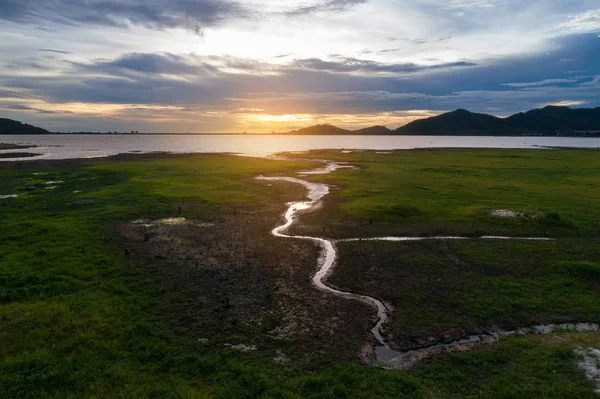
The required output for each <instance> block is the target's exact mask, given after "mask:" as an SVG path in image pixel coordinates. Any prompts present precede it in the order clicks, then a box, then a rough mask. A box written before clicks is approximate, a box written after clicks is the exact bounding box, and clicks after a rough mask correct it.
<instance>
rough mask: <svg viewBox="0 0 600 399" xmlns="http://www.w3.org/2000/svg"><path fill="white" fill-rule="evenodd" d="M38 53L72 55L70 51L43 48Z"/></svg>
mask: <svg viewBox="0 0 600 399" xmlns="http://www.w3.org/2000/svg"><path fill="white" fill-rule="evenodd" d="M38 51H40V52H44V53H57V54H71V53H70V52H69V51H62V50H54V49H51V48H41V49H38Z"/></svg>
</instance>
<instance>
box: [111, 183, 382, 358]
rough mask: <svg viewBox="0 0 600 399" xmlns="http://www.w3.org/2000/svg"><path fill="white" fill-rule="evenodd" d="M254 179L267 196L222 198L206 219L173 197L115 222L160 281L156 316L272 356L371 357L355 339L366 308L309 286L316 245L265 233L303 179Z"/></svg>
mask: <svg viewBox="0 0 600 399" xmlns="http://www.w3.org/2000/svg"><path fill="white" fill-rule="evenodd" d="M256 184H263V185H264V187H265V190H268V191H270V192H271V193H272V194H271V196H270V197H271V198H273V201H272V202H269V203H266V204H263V205H262V206H261V207H258V208H257V207H250V208H244V207H243V206H235V207H230V208H223V209H222V210H221V211H219V212H218V213H217V214H215V215H214V217H212V218H210V219H207V220H195V219H185V204H182V206H181V214H180V215H174V217H173V218H171V219H163V220H159V221H151V220H136V221H118V222H116V223H115V228H116V229H117V230H118V232H119V233H120V235H121V236H122V237H124V238H125V240H124V241H122V242H118V243H117V242H115V243H113V245H115V246H116V247H118V248H119V249H118V250H120V251H126V253H127V254H129V256H130V257H131V258H132V259H134V260H135V261H136V262H142V263H143V264H145V266H146V268H147V270H148V271H149V273H150V275H151V276H152V278H154V279H155V280H156V281H157V284H159V286H160V287H161V290H160V291H161V297H160V298H157V308H156V309H154V313H155V315H156V317H157V318H159V319H160V320H161V322H162V323H164V325H165V326H166V328H168V329H170V330H172V331H173V332H175V334H177V335H181V336H184V337H187V338H189V339H194V340H198V341H199V342H205V343H206V345H213V346H222V347H233V346H236V345H245V347H256V348H257V350H259V351H261V352H264V353H266V354H269V355H272V356H273V358H279V359H280V360H281V359H291V360H292V361H297V362H305V361H314V360H358V359H359V357H360V356H362V357H363V360H365V361H368V360H370V359H371V358H370V356H371V355H372V354H370V353H369V350H368V349H366V353H367V354H366V355H365V354H364V353H363V352H365V351H363V347H364V346H365V343H367V342H370V341H372V337H371V336H370V334H369V330H370V328H371V326H372V324H373V323H374V321H375V320H374V317H375V315H374V314H373V312H372V309H371V308H370V307H369V306H368V305H366V304H363V303H360V302H355V301H348V300H347V299H344V298H338V297H335V296H333V295H331V294H328V293H325V292H319V291H317V290H315V288H314V286H312V284H311V277H312V275H313V274H314V273H315V271H316V268H317V259H318V258H319V252H320V249H319V247H318V246H317V245H315V244H314V243H312V242H310V241H301V240H287V239H282V238H279V237H274V236H272V235H271V234H270V231H271V230H272V229H273V226H276V225H278V224H281V223H282V221H283V218H282V216H281V215H282V214H283V212H284V210H285V208H286V205H285V204H286V202H290V201H292V200H299V199H302V198H305V195H306V191H305V189H304V188H303V187H301V186H298V185H296V184H293V183H286V182H283V183H281V182H278V183H276V184H270V183H268V182H260V183H259V182H257V183H256ZM165 216H167V215H165ZM367 347H369V345H367ZM361 353H362V355H361Z"/></svg>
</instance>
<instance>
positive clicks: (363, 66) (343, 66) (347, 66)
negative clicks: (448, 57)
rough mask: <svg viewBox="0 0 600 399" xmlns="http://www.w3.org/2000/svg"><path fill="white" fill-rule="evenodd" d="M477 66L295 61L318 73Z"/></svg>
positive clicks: (363, 61)
mask: <svg viewBox="0 0 600 399" xmlns="http://www.w3.org/2000/svg"><path fill="white" fill-rule="evenodd" d="M475 65H476V64H474V63H472V62H466V61H459V62H450V63H444V64H437V65H419V64H414V63H403V64H382V63H379V62H375V61H370V60H361V59H357V58H342V59H340V60H336V61H324V60H322V59H319V58H307V59H301V60H295V61H294V66H296V67H298V68H306V69H312V70H316V71H325V72H333V73H350V72H361V73H392V74H405V73H414V72H423V71H428V70H435V69H446V68H456V67H471V66H475Z"/></svg>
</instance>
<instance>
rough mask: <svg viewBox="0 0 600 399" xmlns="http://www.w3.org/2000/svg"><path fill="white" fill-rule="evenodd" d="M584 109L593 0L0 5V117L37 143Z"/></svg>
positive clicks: (596, 54) (591, 74) (594, 67)
mask: <svg viewBox="0 0 600 399" xmlns="http://www.w3.org/2000/svg"><path fill="white" fill-rule="evenodd" d="M546 105H567V106H572V107H596V106H599V105H600V2H598V0H577V1H573V0H538V1H533V2H529V1H523V0H445V1H442V0H403V1H400V0H309V1H298V0H284V1H274V0H271V1H266V0H238V1H229V0H121V1H117V0H44V1H39V0H1V1H0V117H6V118H12V119H17V120H20V121H24V122H27V123H31V124H35V125H37V126H41V127H44V128H46V129H49V130H52V131H103V132H104V131H115V130H116V131H131V130H137V131H140V132H183V133H185V132H207V133H216V132H244V131H245V132H248V133H270V132H272V131H275V132H281V131H289V130H292V129H297V128H300V127H305V126H309V125H314V124H317V123H331V124H334V125H336V126H340V127H344V128H349V129H359V128H363V127H367V126H372V125H385V126H388V127H389V128H396V127H398V126H402V125H404V124H406V123H408V122H410V121H412V120H415V119H418V118H423V117H427V116H433V115H437V114H440V113H443V112H446V111H451V110H453V109H457V108H466V109H468V110H470V111H473V112H484V113H490V114H494V115H497V116H501V117H502V116H508V115H510V114H512V113H516V112H521V111H526V110H528V109H532V108H539V107H544V106H546Z"/></svg>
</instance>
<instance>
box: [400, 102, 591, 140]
mask: <svg viewBox="0 0 600 399" xmlns="http://www.w3.org/2000/svg"><path fill="white" fill-rule="evenodd" d="M395 132H396V133H397V134H416V135H419V134H423V135H438V134H439V135H482V136H486V135H505V136H509V135H558V136H561V135H565V136H574V135H576V136H580V135H600V107H597V108H577V109H572V108H569V107H557V106H547V107H544V108H542V109H534V110H531V111H527V112H521V113H518V114H515V115H511V116H509V117H508V118H498V117H495V116H492V115H487V114H477V113H473V112H469V111H467V110H464V109H457V110H456V111H452V112H448V113H445V114H442V115H438V116H434V117H431V118H426V119H419V120H416V121H414V122H411V123H409V124H407V125H405V126H402V127H400V128H398V129H396V131H395Z"/></svg>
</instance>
